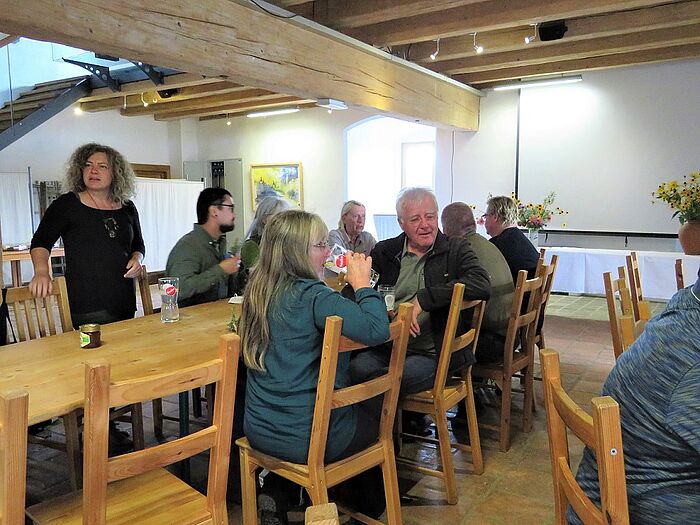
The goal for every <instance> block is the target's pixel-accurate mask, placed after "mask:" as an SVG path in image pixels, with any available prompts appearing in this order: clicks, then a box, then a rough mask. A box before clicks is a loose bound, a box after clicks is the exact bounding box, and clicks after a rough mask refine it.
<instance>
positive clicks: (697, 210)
mask: <svg viewBox="0 0 700 525" xmlns="http://www.w3.org/2000/svg"><path fill="white" fill-rule="evenodd" d="M652 195H653V196H654V197H655V198H656V199H658V200H660V201H663V202H665V203H666V204H668V205H669V206H670V207H671V209H673V210H676V211H675V212H674V213H673V217H678V220H679V221H680V223H681V228H680V230H678V240H679V241H680V243H681V246H682V247H683V252H685V253H686V254H687V255H700V173H698V172H695V173H691V174H690V175H684V176H683V180H682V181H681V182H680V183H679V182H678V181H675V180H672V181H670V182H662V183H661V184H659V187H658V188H657V190H656V191H655V192H653V193H652Z"/></svg>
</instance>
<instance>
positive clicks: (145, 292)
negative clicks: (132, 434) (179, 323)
mask: <svg viewBox="0 0 700 525" xmlns="http://www.w3.org/2000/svg"><path fill="white" fill-rule="evenodd" d="M164 276H165V271H158V272H150V273H149V272H148V270H147V269H146V266H141V272H140V273H139V275H138V276H137V277H136V286H137V289H138V293H139V295H140V296H141V304H142V305H143V315H151V314H154V313H159V312H160V308H153V298H152V297H151V285H153V284H158V279H159V278H161V277H164ZM204 391H205V398H204V399H205V400H206V402H207V407H212V406H214V388H213V386H211V385H208V386H207V387H205V389H204ZM201 397H202V394H201V391H200V389H199V388H193V389H192V407H193V408H192V412H193V414H194V416H195V417H200V416H201V415H202V408H201ZM151 406H152V407H153V433H154V434H155V436H156V438H158V439H163V438H164V435H163V420H168V421H180V418H179V417H173V416H168V415H165V414H163V399H162V398H158V399H154V400H153V401H152V402H151ZM211 422H212V410H209V411H208V413H207V423H208V424H210V425H211ZM141 448H143V447H141Z"/></svg>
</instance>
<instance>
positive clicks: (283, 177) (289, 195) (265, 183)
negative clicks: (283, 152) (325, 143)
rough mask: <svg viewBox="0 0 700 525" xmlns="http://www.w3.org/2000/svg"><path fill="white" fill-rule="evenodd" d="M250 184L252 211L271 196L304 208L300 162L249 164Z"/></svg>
mask: <svg viewBox="0 0 700 525" xmlns="http://www.w3.org/2000/svg"><path fill="white" fill-rule="evenodd" d="M250 183H251V184H250V187H251V190H252V198H253V211H255V210H256V209H257V208H258V203H259V202H260V201H261V200H262V199H264V198H265V197H269V196H271V195H272V196H277V197H282V198H283V199H286V200H287V201H289V203H290V204H291V205H292V206H294V205H296V206H299V207H300V208H302V209H303V207H304V199H303V186H302V171H301V162H290V163H286V164H251V165H250Z"/></svg>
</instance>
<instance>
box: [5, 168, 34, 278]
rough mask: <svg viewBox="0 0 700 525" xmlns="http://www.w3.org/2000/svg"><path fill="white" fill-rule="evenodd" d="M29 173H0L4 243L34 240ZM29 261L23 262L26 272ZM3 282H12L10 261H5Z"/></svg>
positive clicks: (21, 242) (22, 242)
mask: <svg viewBox="0 0 700 525" xmlns="http://www.w3.org/2000/svg"><path fill="white" fill-rule="evenodd" d="M30 198H31V195H30V192H29V174H28V173H0V228H1V229H2V243H3V244H13V245H17V244H27V245H29V242H30V241H31V240H32V233H33V232H32V212H31V207H30V204H29V201H30ZM28 264H29V263H23V264H22V271H23V272H25V271H26V268H25V267H28V268H31V266H28ZM2 266H3V268H2V272H3V282H5V283H6V284H8V285H9V283H11V282H12V277H11V273H10V263H3V265H2Z"/></svg>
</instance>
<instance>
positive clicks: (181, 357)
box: [0, 300, 233, 424]
mask: <svg viewBox="0 0 700 525" xmlns="http://www.w3.org/2000/svg"><path fill="white" fill-rule="evenodd" d="M232 308H233V305H231V304H228V303H227V302H226V301H225V300H221V301H217V302H214V303H206V304H201V305H197V306H190V307H187V308H181V309H180V321H179V322H177V323H161V322H160V314H154V315H148V316H146V317H137V318H135V319H129V320H126V321H121V322H118V323H112V324H108V325H104V326H102V346H101V347H99V348H95V349H91V350H84V349H81V348H80V343H79V337H78V335H79V334H78V332H68V333H65V334H59V335H54V336H50V337H44V338H41V339H35V340H32V341H24V342H21V343H17V344H13V345H8V346H2V347H0V392H5V391H8V390H18V389H19V390H26V391H27V392H29V423H30V424H33V423H39V422H41V421H46V420H47V419H51V418H53V417H58V416H61V415H64V414H67V413H69V412H70V411H71V410H74V409H76V408H81V407H83V404H84V399H85V385H84V382H85V362H86V361H88V360H106V361H108V362H109V363H111V365H112V377H113V378H114V379H115V380H121V379H127V378H135V377H142V376H144V375H147V374H156V373H159V372H168V371H171V370H175V369H178V368H182V367H186V366H191V365H195V364H196V363H197V362H199V361H201V360H202V359H212V358H215V357H216V356H217V352H218V344H219V336H220V335H221V334H224V333H227V332H228V328H227V324H228V321H229V319H230V317H231V311H232Z"/></svg>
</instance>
